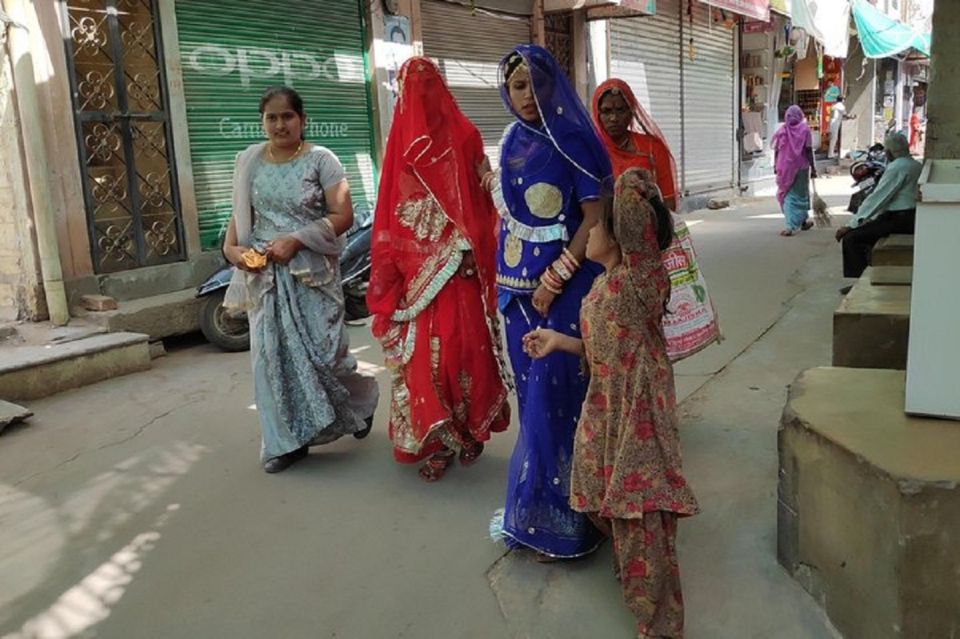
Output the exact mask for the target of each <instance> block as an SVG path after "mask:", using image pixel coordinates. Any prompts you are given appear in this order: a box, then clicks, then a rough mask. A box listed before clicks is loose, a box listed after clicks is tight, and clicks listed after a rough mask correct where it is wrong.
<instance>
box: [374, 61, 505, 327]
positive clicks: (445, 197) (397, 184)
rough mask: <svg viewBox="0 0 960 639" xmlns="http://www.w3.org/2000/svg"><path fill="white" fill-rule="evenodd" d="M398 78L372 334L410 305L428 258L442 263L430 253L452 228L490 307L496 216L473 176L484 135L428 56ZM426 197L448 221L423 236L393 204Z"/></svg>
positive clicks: (378, 236)
mask: <svg viewBox="0 0 960 639" xmlns="http://www.w3.org/2000/svg"><path fill="white" fill-rule="evenodd" d="M397 80H398V84H399V86H400V98H399V100H398V103H397V108H396V110H395V112H394V116H393V125H392V126H391V128H390V136H389V139H388V141H387V149H386V153H385V156H384V163H383V174H382V176H381V179H380V190H379V194H378V197H377V208H376V212H375V217H374V224H373V240H372V246H371V256H372V260H373V264H374V268H373V271H372V272H371V276H370V286H369V289H368V293H367V302H368V304H369V307H370V311H371V313H372V314H373V315H374V316H375V317H374V324H373V332H374V334H375V335H378V336H379V335H382V334H384V333H385V332H386V330H387V329H388V328H389V326H390V318H391V316H392V315H393V313H394V312H395V311H397V310H399V309H402V308H403V307H404V306H405V305H409V304H410V303H411V301H412V300H410V299H408V298H409V297H410V295H409V293H410V291H408V288H410V287H411V286H414V287H415V286H417V285H418V283H419V282H420V280H421V279H424V280H426V281H427V282H429V279H430V278H429V277H425V275H426V276H429V273H426V271H429V269H430V268H431V267H432V266H431V265H433V264H434V263H436V266H437V270H438V271H439V268H440V267H442V266H443V264H441V263H439V261H438V260H437V259H436V258H437V256H438V253H439V252H440V250H441V246H442V245H444V244H445V243H446V244H449V242H450V238H451V237H452V235H451V234H452V233H453V232H454V229H455V230H456V231H458V232H459V234H460V235H461V236H462V238H463V239H464V240H466V241H467V242H468V243H469V244H470V248H471V249H472V251H473V255H474V258H475V260H476V263H477V273H478V275H479V277H480V282H481V285H482V289H483V294H484V302H485V305H486V308H487V309H489V312H490V313H495V312H496V289H495V277H496V262H495V259H496V241H497V238H496V225H497V222H498V217H497V212H496V209H495V207H494V205H493V201H492V199H491V198H490V195H489V194H488V193H487V192H485V191H484V190H483V189H482V188H481V186H480V178H479V177H478V175H477V166H478V165H479V164H480V163H481V162H482V161H483V158H484V150H483V139H482V138H481V137H480V133H479V131H477V128H476V127H475V126H474V125H473V123H472V122H470V120H468V119H467V117H466V116H465V115H463V113H461V112H460V109H459V108H458V107H457V103H456V101H455V100H454V98H453V95H452V94H451V93H450V90H449V89H448V88H447V85H446V84H445V83H444V81H443V77H442V76H441V75H440V71H439V70H438V69H437V67H436V66H435V65H434V64H433V62H431V61H430V60H428V59H427V58H422V57H415V58H411V59H410V60H408V61H407V62H406V63H405V64H404V65H403V67H401V69H400V73H399V75H398V79H397ZM429 196H432V199H433V200H434V201H435V202H436V204H437V205H439V209H440V211H442V214H443V215H444V216H445V217H446V218H447V219H448V220H449V221H450V222H452V224H448V225H446V228H445V230H444V231H443V234H442V236H438V237H430V238H429V239H428V240H426V241H425V240H424V239H423V238H422V237H418V235H417V234H416V233H415V231H414V229H413V228H411V227H410V226H409V222H408V223H407V225H405V224H404V223H403V222H402V221H401V219H400V215H399V214H398V209H399V208H400V207H401V206H402V205H404V204H405V203H408V202H410V201H417V200H429V199H430V198H429ZM421 235H422V234H421ZM457 250H459V249H457ZM431 258H433V259H431ZM418 274H419V275H420V277H419V278H418V277H417V276H418ZM415 278H416V282H414V280H415Z"/></svg>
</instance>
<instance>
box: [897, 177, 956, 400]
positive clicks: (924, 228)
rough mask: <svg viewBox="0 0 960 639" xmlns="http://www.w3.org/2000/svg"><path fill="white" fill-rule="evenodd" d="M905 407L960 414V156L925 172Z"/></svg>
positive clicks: (916, 245)
mask: <svg viewBox="0 0 960 639" xmlns="http://www.w3.org/2000/svg"><path fill="white" fill-rule="evenodd" d="M920 193H921V199H922V202H920V203H918V205H917V229H916V235H915V237H914V246H913V293H912V295H913V297H912V300H911V302H910V350H909V353H908V356H907V392H906V407H905V408H906V411H907V412H908V413H911V414H917V415H929V416H934V417H948V418H953V419H960V285H958V278H960V160H927V162H926V165H925V166H924V169H923V173H922V174H921V176H920Z"/></svg>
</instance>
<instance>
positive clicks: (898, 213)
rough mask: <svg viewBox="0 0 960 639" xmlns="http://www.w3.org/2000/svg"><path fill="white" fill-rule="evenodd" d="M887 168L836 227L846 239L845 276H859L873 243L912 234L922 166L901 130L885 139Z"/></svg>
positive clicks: (844, 245)
mask: <svg viewBox="0 0 960 639" xmlns="http://www.w3.org/2000/svg"><path fill="white" fill-rule="evenodd" d="M884 146H885V147H886V148H887V159H888V160H889V161H890V163H889V164H887V169H886V171H884V173H883V176H882V177H881V178H880V182H879V183H878V184H877V187H876V188H875V189H874V191H873V193H871V194H870V195H868V196H867V197H866V199H865V200H864V201H863V203H862V204H860V208H859V209H858V210H857V214H856V215H854V216H853V218H852V219H851V220H850V221H849V222H848V223H847V225H846V226H844V227H840V228H839V229H837V241H838V242H841V241H842V242H843V276H844V277H860V276H861V275H862V274H863V271H864V269H866V268H867V266H869V264H870V253H871V252H872V251H873V245H874V244H876V243H877V242H878V241H879V240H880V239H881V238H884V237H887V236H888V235H892V234H894V233H908V234H912V233H913V226H914V221H915V220H916V215H917V182H918V180H919V179H920V169H922V168H923V165H922V164H920V163H919V162H917V161H916V160H914V159H913V158H912V157H910V144H909V142H908V141H907V138H906V136H904V135H903V134H902V133H893V134H892V135H889V136H887V139H886V140H884Z"/></svg>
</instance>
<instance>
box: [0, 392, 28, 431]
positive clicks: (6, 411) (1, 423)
mask: <svg viewBox="0 0 960 639" xmlns="http://www.w3.org/2000/svg"><path fill="white" fill-rule="evenodd" d="M32 415H33V412H32V411H31V410H29V409H27V408H24V407H23V406H17V405H16V404H12V403H10V402H5V401H3V400H2V399H0V433H3V430H4V429H5V428H6V427H7V426H12V425H13V424H18V423H20V422H22V421H24V420H25V419H28V418H30V417H31V416H32Z"/></svg>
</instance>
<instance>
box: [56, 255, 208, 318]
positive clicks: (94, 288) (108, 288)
mask: <svg viewBox="0 0 960 639" xmlns="http://www.w3.org/2000/svg"><path fill="white" fill-rule="evenodd" d="M222 265H223V256H221V255H220V251H204V252H203V253H200V254H198V255H195V256H194V257H192V258H191V259H190V260H189V261H185V262H175V263H173V264H163V265H160V266H149V267H146V268H138V269H133V270H130V271H123V272H120V273H111V274H108V275H92V276H88V277H81V278H76V279H72V280H69V281H67V282H66V288H67V296H68V299H69V301H70V304H71V306H76V305H78V304H79V300H80V296H81V295H107V296H110V297H112V298H114V299H115V300H117V301H118V302H129V301H132V300H137V299H141V298H145V297H153V296H156V295H165V294H167V293H175V292H177V291H182V290H186V289H191V290H192V289H196V288H197V287H198V286H199V285H200V284H202V283H203V282H204V281H206V279H207V278H208V277H210V275H211V274H212V273H213V272H214V271H216V270H217V269H218V268H220V267H221V266H222Z"/></svg>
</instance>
